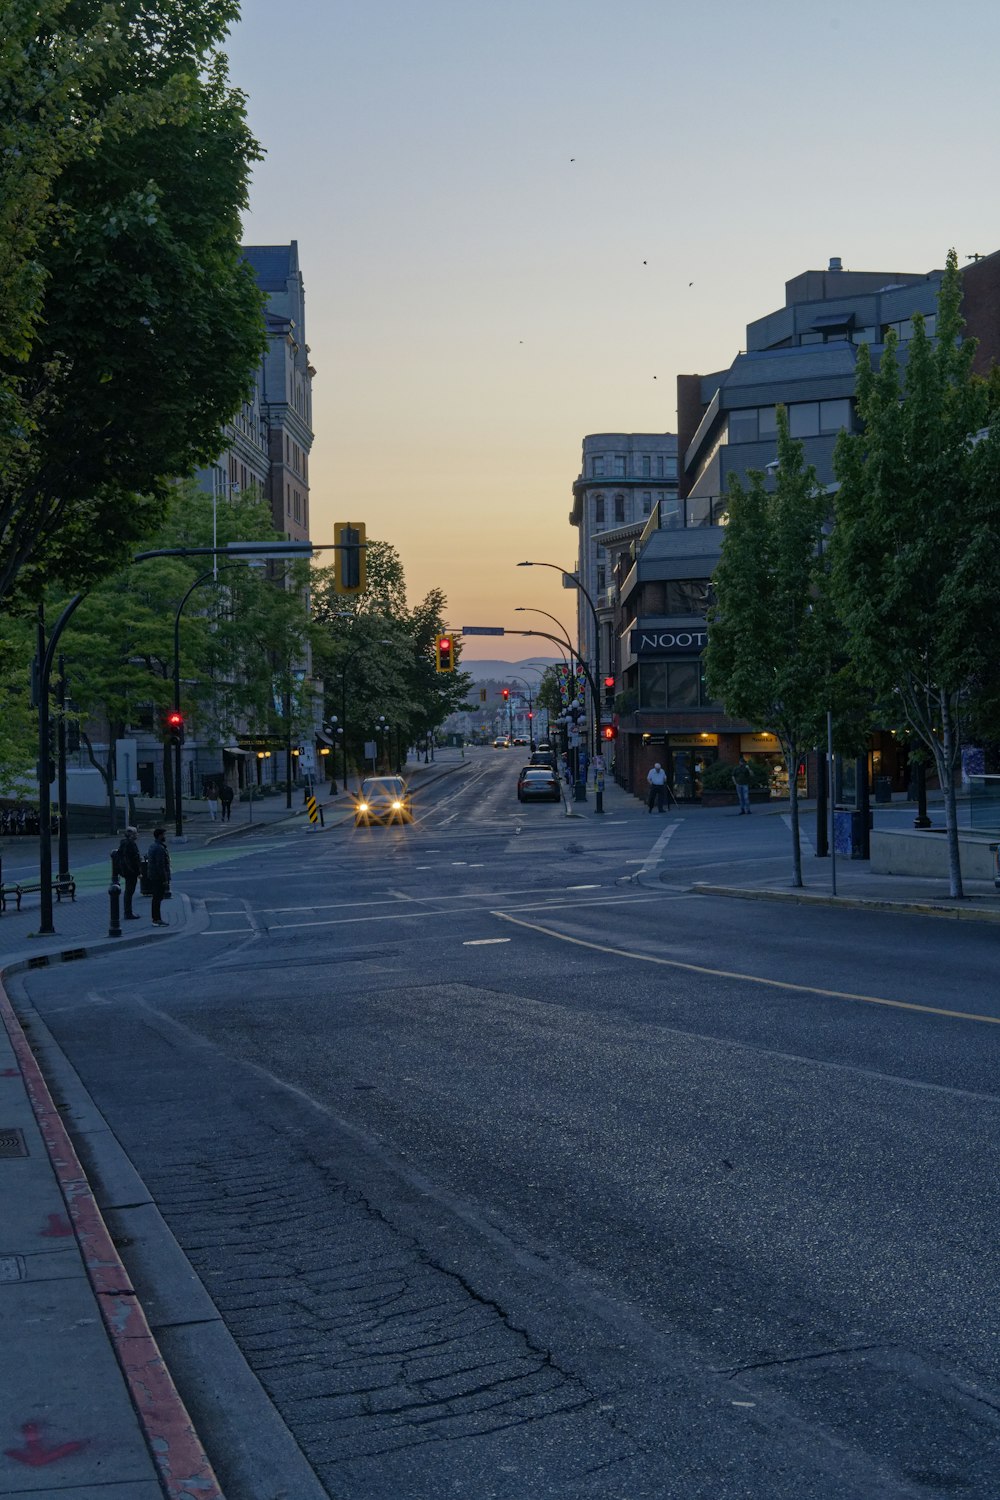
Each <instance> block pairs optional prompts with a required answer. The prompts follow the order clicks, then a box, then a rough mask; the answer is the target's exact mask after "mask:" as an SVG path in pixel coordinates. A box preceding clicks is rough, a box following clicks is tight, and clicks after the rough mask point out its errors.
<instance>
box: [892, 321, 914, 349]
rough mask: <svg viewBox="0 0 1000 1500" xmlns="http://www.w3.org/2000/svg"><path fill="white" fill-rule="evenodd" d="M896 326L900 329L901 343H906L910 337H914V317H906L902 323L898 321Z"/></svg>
mask: <svg viewBox="0 0 1000 1500" xmlns="http://www.w3.org/2000/svg"><path fill="white" fill-rule="evenodd" d="M896 328H897V329H898V331H899V342H900V343H901V344H905V343H907V342H908V341H909V340H910V339H912V337H913V319H912V318H904V319H903V321H902V322H901V323H897V324H896Z"/></svg>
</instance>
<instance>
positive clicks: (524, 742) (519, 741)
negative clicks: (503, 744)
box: [511, 738, 528, 745]
mask: <svg viewBox="0 0 1000 1500" xmlns="http://www.w3.org/2000/svg"><path fill="white" fill-rule="evenodd" d="M527 743H528V741H527V740H522V739H517V738H515V739H512V740H511V744H512V745H527Z"/></svg>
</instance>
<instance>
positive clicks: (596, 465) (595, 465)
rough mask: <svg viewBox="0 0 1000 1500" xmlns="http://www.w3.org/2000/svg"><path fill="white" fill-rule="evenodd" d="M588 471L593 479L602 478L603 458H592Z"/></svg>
mask: <svg viewBox="0 0 1000 1500" xmlns="http://www.w3.org/2000/svg"><path fill="white" fill-rule="evenodd" d="M590 472H591V475H592V477H593V478H594V479H601V478H603V476H604V459H603V458H592V459H591V460H590Z"/></svg>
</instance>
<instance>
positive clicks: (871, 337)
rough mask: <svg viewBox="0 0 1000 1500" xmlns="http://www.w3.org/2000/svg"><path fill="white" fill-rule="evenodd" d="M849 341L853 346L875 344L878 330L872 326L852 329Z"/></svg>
mask: <svg viewBox="0 0 1000 1500" xmlns="http://www.w3.org/2000/svg"><path fill="white" fill-rule="evenodd" d="M851 341H852V343H855V344H877V343H878V329H877V328H875V327H874V326H872V327H868V328H855V329H852V331H851Z"/></svg>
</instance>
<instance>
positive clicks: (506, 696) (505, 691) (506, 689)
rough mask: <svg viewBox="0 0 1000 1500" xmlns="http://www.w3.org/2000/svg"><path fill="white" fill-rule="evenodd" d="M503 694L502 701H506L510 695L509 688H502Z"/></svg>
mask: <svg viewBox="0 0 1000 1500" xmlns="http://www.w3.org/2000/svg"><path fill="white" fill-rule="evenodd" d="M503 696H504V702H506V701H507V699H508V698H509V697H510V688H504V690H503Z"/></svg>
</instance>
